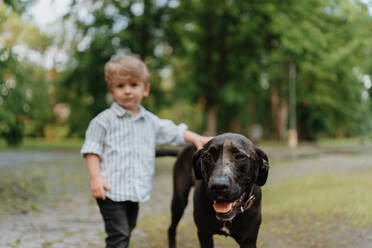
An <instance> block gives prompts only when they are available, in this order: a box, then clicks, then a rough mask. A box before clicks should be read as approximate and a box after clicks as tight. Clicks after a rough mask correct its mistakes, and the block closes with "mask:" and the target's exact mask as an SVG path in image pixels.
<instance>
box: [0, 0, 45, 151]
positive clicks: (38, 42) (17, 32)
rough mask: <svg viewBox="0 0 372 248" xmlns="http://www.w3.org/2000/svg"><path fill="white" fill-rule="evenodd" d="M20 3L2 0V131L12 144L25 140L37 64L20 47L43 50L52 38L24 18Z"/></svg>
mask: <svg viewBox="0 0 372 248" xmlns="http://www.w3.org/2000/svg"><path fill="white" fill-rule="evenodd" d="M17 3H18V2H16V1H14V2H12V5H11V6H8V5H6V4H4V3H0V33H2V36H1V40H0V41H1V45H2V47H1V48H0V106H1V108H0V134H1V136H2V137H4V138H5V140H6V142H7V144H8V145H10V146H16V145H19V144H20V143H21V142H22V137H23V131H24V130H23V129H24V122H25V121H26V119H27V114H28V113H29V112H30V111H31V110H32V109H30V101H31V99H32V96H31V95H30V94H32V93H31V92H32V88H33V87H30V82H31V81H32V79H31V78H32V77H31V75H30V70H31V71H32V70H33V69H32V68H33V65H31V64H30V63H29V62H28V61H27V58H22V56H20V52H17V50H19V49H26V50H27V49H34V50H38V51H43V50H44V49H45V48H46V47H47V46H48V44H49V41H50V40H49V39H48V38H47V37H46V36H45V35H43V34H41V33H40V31H39V30H38V29H37V28H36V27H35V26H33V25H31V24H29V23H27V22H25V21H22V20H21V18H20V17H19V14H18V13H17V12H15V11H14V6H17V8H15V9H16V10H18V8H21V6H23V5H21V3H18V4H17ZM21 9H22V8H21Z"/></svg>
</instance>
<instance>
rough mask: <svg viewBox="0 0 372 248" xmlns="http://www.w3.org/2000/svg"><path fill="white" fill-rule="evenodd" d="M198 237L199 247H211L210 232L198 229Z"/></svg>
mask: <svg viewBox="0 0 372 248" xmlns="http://www.w3.org/2000/svg"><path fill="white" fill-rule="evenodd" d="M198 238H199V243H200V247H201V248H213V247H214V244H213V234H212V233H210V232H203V231H199V230H198Z"/></svg>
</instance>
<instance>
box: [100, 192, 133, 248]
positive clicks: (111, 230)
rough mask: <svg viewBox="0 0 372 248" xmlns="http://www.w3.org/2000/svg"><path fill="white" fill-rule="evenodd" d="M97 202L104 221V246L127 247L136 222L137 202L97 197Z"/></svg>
mask: <svg viewBox="0 0 372 248" xmlns="http://www.w3.org/2000/svg"><path fill="white" fill-rule="evenodd" d="M97 203H98V206H99V210H100V211H101V215H102V217H103V220H104V222H105V231H106V234H107V238H106V248H124V247H128V245H129V238H130V234H131V232H132V230H133V228H134V227H135V226H136V222H137V216H138V202H131V201H124V202H114V201H112V200H110V199H108V198H106V200H102V199H97Z"/></svg>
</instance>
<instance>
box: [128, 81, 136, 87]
mask: <svg viewBox="0 0 372 248" xmlns="http://www.w3.org/2000/svg"><path fill="white" fill-rule="evenodd" d="M130 86H132V87H137V86H138V83H137V82H135V83H131V84H130Z"/></svg>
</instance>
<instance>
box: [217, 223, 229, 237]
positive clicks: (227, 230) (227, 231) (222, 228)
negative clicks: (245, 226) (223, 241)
mask: <svg viewBox="0 0 372 248" xmlns="http://www.w3.org/2000/svg"><path fill="white" fill-rule="evenodd" d="M220 230H221V232H223V233H225V234H226V235H230V234H231V232H230V229H229V228H228V227H227V226H226V222H224V223H223V225H222V227H221V229H220Z"/></svg>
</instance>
